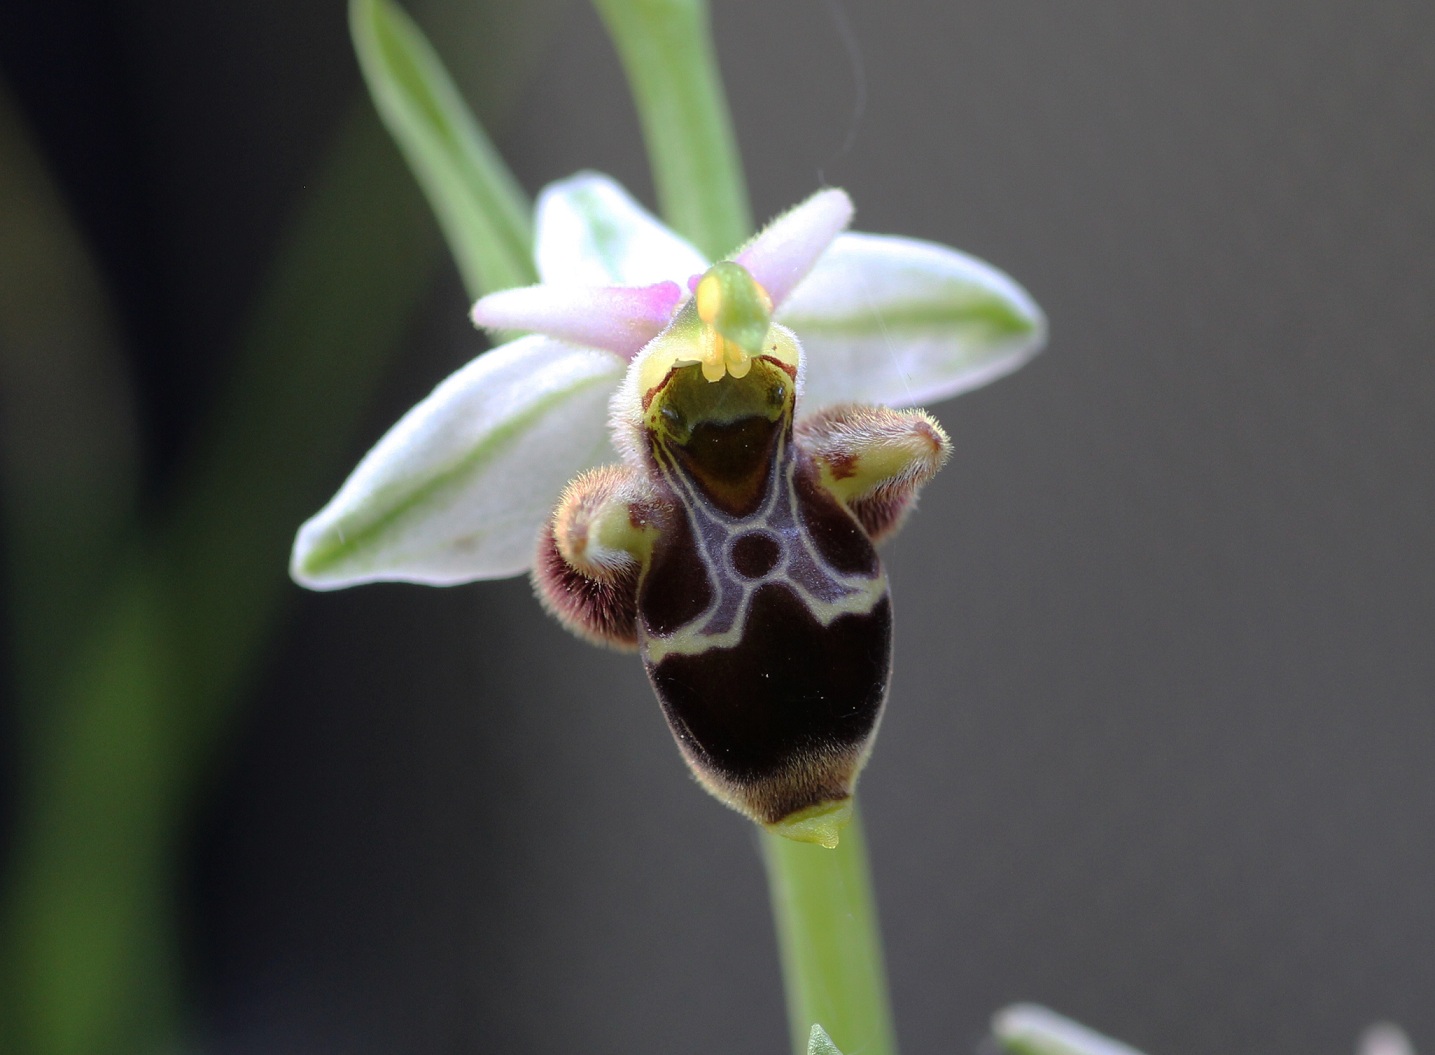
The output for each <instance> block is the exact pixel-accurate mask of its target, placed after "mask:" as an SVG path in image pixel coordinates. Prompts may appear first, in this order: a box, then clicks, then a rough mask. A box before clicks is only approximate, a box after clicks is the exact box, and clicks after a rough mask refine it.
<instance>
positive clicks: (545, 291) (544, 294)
mask: <svg viewBox="0 0 1435 1055" xmlns="http://www.w3.org/2000/svg"><path fill="white" fill-rule="evenodd" d="M682 299H683V291H682V288H681V287H680V286H679V285H678V284H677V283H676V282H657V283H654V284H653V285H651V286H555V285H544V286H524V287H523V288H521V289H506V290H503V291H501V292H499V293H491V294H489V295H488V296H486V297H484V298H483V299H482V300H480V301H479V302H478V303H477V304H475V305H474V306H473V312H472V316H471V317H472V318H473V321H474V324H475V325H477V326H482V327H484V328H485V329H489V330H531V331H533V332H536V333H542V334H546V335H547V336H549V337H554V338H556V339H558V340H560V341H567V342H569V343H570V344H579V345H583V346H584V347H588V348H604V349H607V350H608V351H610V352H616V353H617V354H618V355H621V356H623V357H624V358H632V357H633V355H635V354H636V353H637V351H638V350H639V349H640V348H642V347H643V345H645V344H647V343H648V342H649V341H651V340H652V339H653V338H654V337H656V336H657V335H658V334H659V333H661V332H662V329H663V327H664V326H666V325H667V324H668V323H669V322H670V321H671V320H672V317H673V312H674V310H675V309H676V308H677V306H678V303H679V302H680V301H681V300H682Z"/></svg>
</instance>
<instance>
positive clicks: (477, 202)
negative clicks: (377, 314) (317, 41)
mask: <svg viewBox="0 0 1435 1055" xmlns="http://www.w3.org/2000/svg"><path fill="white" fill-rule="evenodd" d="M349 28H350V31H351V32H352V34H353V38H354V49H355V50H356V51H357V52H358V55H359V65H360V66H361V67H362V69H363V71H364V80H365V81H366V82H367V83H368V86H369V93H370V95H372V96H373V99H374V104H375V106H377V107H378V110H379V116H380V117H382V118H383V121H384V124H385V126H387V128H388V130H389V132H390V134H392V135H393V137H394V139H395V140H396V141H397V142H398V144H399V147H400V149H401V150H402V151H403V153H404V157H405V158H406V159H407V160H408V163H409V167H410V169H412V170H413V173H414V176H415V178H416V179H417V180H418V182H419V185H420V186H421V187H423V190H424V193H425V195H427V197H428V200H429V205H430V206H431V207H432V208H433V211H434V214H435V215H436V216H437V217H438V221H439V226H440V227H441V228H442V229H443V232H444V237H445V238H446V239H447V240H448V245H449V249H450V251H451V252H452V253H453V255H454V259H455V260H456V261H457V262H458V268H459V271H460V273H461V274H462V275H463V280H464V285H465V286H466V287H467V289H468V292H469V296H470V297H472V298H473V299H475V300H477V299H478V298H479V297H481V296H482V295H483V294H485V293H492V292H493V291H494V290H499V289H507V288H509V287H511V286H526V285H530V284H532V283H534V282H537V281H538V276H537V273H536V272H535V271H534V268H533V232H532V228H531V223H530V219H529V217H530V215H531V212H532V210H531V208H530V206H529V203H528V201H527V199H526V198H525V197H524V194H523V191H522V190H521V189H520V187H519V186H518V183H517V181H516V180H515V179H514V178H513V175H512V174H511V173H510V172H509V171H508V168H507V166H506V165H505V164H504V162H503V159H502V158H501V157H500V156H499V155H498V151H497V150H495V149H494V147H493V144H492V143H491V142H489V139H488V136H487V135H486V134H485V133H484V131H483V128H482V126H481V125H480V124H479V123H478V120H477V119H476V118H475V117H474V116H473V113H472V112H471V111H470V110H469V108H468V106H467V105H466V104H465V103H464V101H463V98H462V96H460V95H459V92H458V89H457V88H456V87H455V86H454V83H453V80H452V79H451V78H450V77H449V75H448V72H447V71H446V70H445V69H444V67H443V63H442V62H441V61H440V60H439V57H438V55H437V54H436V53H435V52H434V50H433V47H432V46H431V45H430V44H429V42H428V40H427V39H426V38H425V37H424V35H423V33H422V32H420V30H419V28H418V26H416V25H415V24H414V23H413V21H412V20H411V19H410V18H409V17H408V16H407V15H405V14H404V13H403V12H402V11H401V10H399V8H398V7H397V6H395V5H394V4H392V3H390V2H389V0H352V2H351V3H350V5H349Z"/></svg>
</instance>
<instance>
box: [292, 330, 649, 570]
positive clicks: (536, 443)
mask: <svg viewBox="0 0 1435 1055" xmlns="http://www.w3.org/2000/svg"><path fill="white" fill-rule="evenodd" d="M624 366H625V363H624V362H623V360H622V359H621V358H619V357H618V356H616V355H613V354H612V353H610V352H603V351H597V350H593V349H586V348H576V347H573V346H572V345H567V344H563V343H560V342H558V341H554V340H550V339H549V338H547V337H537V336H535V337H524V338H521V339H519V340H517V341H513V342H510V343H509V344H505V345H502V346H501V347H498V348H495V349H494V350H493V351H491V352H487V353H485V354H483V355H480V356H479V357H478V358H477V359H474V360H473V361H472V362H470V363H469V364H468V365H466V366H464V367H463V368H462V369H460V370H459V371H458V372H457V373H455V374H453V375H451V376H450V377H448V378H447V379H445V380H444V381H443V382H442V383H440V384H439V386H438V387H437V388H436V389H434V391H433V392H432V393H431V394H430V395H429V396H428V397H427V398H426V399H424V400H423V401H422V402H421V403H419V404H418V405H417V406H415V407H414V408H413V409H412V410H410V411H409V412H408V413H407V414H405V415H404V416H403V417H402V418H401V419H400V420H399V422H398V424H396V425H395V426H394V427H393V428H391V429H390V430H389V431H388V432H387V433H385V435H384V436H383V438H382V439H380V440H379V442H378V443H377V444H376V445H375V446H374V448H373V449H372V450H371V451H369V453H368V454H366V455H365V456H364V458H363V460H362V461H361V462H360V463H359V465H358V468H356V469H355V470H354V472H353V474H352V475H351V476H350V477H349V479H348V480H346V481H345V482H344V485H343V487H341V488H340V489H339V493H338V494H336V495H335V496H334V498H333V499H332V500H331V501H330V502H329V504H328V505H326V506H325V507H324V508H323V509H321V510H320V511H319V512H318V513H317V514H316V515H315V516H314V517H313V518H311V519H310V520H308V521H307V522H306V523H305V524H304V525H303V526H302V527H301V528H300V529H299V534H298V536H297V537H296V538H295V540H294V553H293V557H292V560H291V563H290V574H291V575H292V576H293V577H294V579H295V581H296V582H298V583H300V584H301V585H303V586H308V587H310V588H312V589H318V590H330V589H338V588H340V587H343V586H353V585H356V584H358V583H363V582H378V581H400V582H417V583H426V584H429V585H435V586H446V585H452V584H454V583H461V582H470V581H473V580H475V579H498V578H504V577H506V576H509V575H517V574H519V573H521V572H523V571H525V570H526V569H527V568H528V567H529V566H530V564H531V563H532V561H533V553H534V546H535V544H536V539H537V536H538V531H539V528H540V526H541V525H542V523H543V521H544V519H545V518H546V517H547V516H548V515H549V514H550V513H551V511H552V509H553V506H554V503H556V502H557V500H558V495H559V492H560V491H562V489H563V486H564V484H566V483H567V482H568V481H569V480H570V479H571V478H572V477H573V476H575V475H576V474H577V473H578V472H579V471H581V470H582V469H585V468H588V467H589V466H593V465H597V464H599V463H600V462H603V461H611V460H613V457H614V455H613V451H612V448H611V446H610V445H609V443H608V439H607V428H606V425H607V410H608V397H609V395H610V394H611V393H612V391H613V389H614V387H616V385H617V383H618V380H619V379H620V378H621V377H622V375H623V368H624Z"/></svg>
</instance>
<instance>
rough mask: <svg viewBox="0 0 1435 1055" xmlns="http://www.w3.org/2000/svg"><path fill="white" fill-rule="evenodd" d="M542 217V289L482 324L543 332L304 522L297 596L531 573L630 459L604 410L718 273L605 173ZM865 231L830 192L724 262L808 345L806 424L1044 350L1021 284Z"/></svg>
mask: <svg viewBox="0 0 1435 1055" xmlns="http://www.w3.org/2000/svg"><path fill="white" fill-rule="evenodd" d="M536 214H537V215H536V232H537V234H536V240H535V247H534V255H535V262H536V264H537V268H538V272H539V275H540V278H541V279H542V283H541V284H540V285H538V286H530V287H524V288H522V289H515V290H505V291H503V292H501V293H496V294H492V295H490V296H488V297H484V298H483V299H481V300H480V301H479V302H478V303H477V304H476V305H475V306H474V309H473V314H474V319H475V321H476V322H478V323H479V324H481V325H483V326H485V327H492V328H495V329H499V330H508V331H511V330H519V331H535V335H534V336H529V337H524V338H521V339H519V340H517V341H509V342H507V343H505V344H502V345H500V346H498V347H496V348H494V349H493V350H492V351H489V352H485V353H484V354H482V355H480V356H479V357H478V358H477V359H475V360H473V361H472V362H470V363H469V364H468V365H467V366H465V367H463V368H462V369H460V370H459V371H458V372H457V373H455V374H454V375H453V376H451V377H450V378H448V379H446V380H445V381H444V382H443V383H441V384H440V385H439V386H438V387H437V388H436V389H435V390H434V392H433V393H432V394H431V395H430V396H429V397H428V398H426V399H425V400H423V401H422V402H420V403H419V404H418V405H417V406H415V407H414V408H413V409H412V410H410V411H409V412H408V413H407V414H405V415H404V417H403V418H402V419H401V420H400V421H399V422H398V423H397V424H396V425H395V426H394V427H393V428H392V429H391V430H389V432H388V433H386V434H385V436H384V437H383V438H382V439H380V440H379V442H378V443H377V444H376V445H375V447H374V449H373V450H371V451H370V452H369V454H367V455H366V456H365V457H364V459H363V461H362V462H361V463H360V465H359V467H358V468H357V469H356V470H355V471H354V473H352V474H351V476H350V477H349V479H348V480H347V481H346V482H345V483H344V485H343V486H342V487H341V488H340V490H339V491H338V493H337V494H336V495H335V496H334V498H333V499H331V500H330V502H329V503H328V504H326V505H325V506H324V508H323V509H321V510H320V511H319V512H318V513H317V514H315V516H313V517H311V518H310V519H309V520H308V521H306V522H305V524H304V525H303V526H302V527H301V529H300V531H299V533H298V536H297V537H296V539H295V545H294V551H293V557H292V562H291V575H292V576H293V578H294V579H295V581H296V582H298V583H300V584H301V585H304V586H308V587H310V588H313V589H323V590H331V589H338V588H341V587H345V586H350V585H356V584H359V583H364V582H376V581H402V582H417V583H425V584H433V585H452V584H457V583H463V582H471V581H475V580H479V579H490V578H504V577H507V576H510V575H516V574H521V573H523V572H524V571H525V570H526V569H527V567H528V566H529V564H530V563H531V561H532V540H533V539H534V538H535V537H536V536H537V534H538V529H539V527H540V525H541V524H542V523H543V521H544V519H545V518H546V517H547V515H548V513H549V511H550V510H551V509H552V507H553V504H554V503H555V502H556V501H557V497H558V492H559V491H560V490H561V488H562V485H563V483H564V482H566V481H567V480H568V479H571V478H572V477H573V476H575V475H577V473H578V472H580V471H581V470H583V469H585V468H588V467H591V466H594V465H597V464H600V463H602V462H611V461H614V460H616V450H615V448H614V446H613V443H612V441H611V439H610V433H609V427H610V411H609V405H608V401H609V396H610V395H611V394H612V393H613V392H614V391H615V390H617V389H618V388H619V386H620V383H621V381H622V378H623V376H624V372H625V368H626V367H627V365H628V362H629V360H631V359H632V358H633V357H634V356H636V354H637V353H638V352H639V351H640V350H641V349H642V348H643V347H645V346H646V345H647V344H648V343H649V342H650V341H651V340H653V339H654V337H656V336H657V335H658V334H660V333H661V332H662V331H663V329H664V328H665V327H666V326H667V324H668V322H669V321H671V319H672V318H673V317H674V315H675V314H676V313H677V311H678V310H679V309H680V308H681V307H682V305H683V304H684V303H686V302H687V301H688V299H689V298H690V297H691V295H692V289H693V288H694V286H695V283H693V282H691V281H690V280H691V279H693V277H694V276H698V275H701V274H702V273H703V272H704V271H705V269H706V268H707V267H708V261H707V260H706V259H705V258H704V257H703V255H702V254H701V253H699V252H698V251H697V249H695V248H694V247H693V246H692V245H691V244H690V243H688V242H687V241H685V240H684V239H682V238H681V237H679V236H678V235H676V234H675V233H673V232H672V231H671V230H669V229H668V228H667V227H665V226H664V225H663V224H662V223H660V222H659V221H658V220H657V219H656V218H655V217H653V216H652V215H651V214H650V213H648V212H647V211H646V210H645V209H643V208H642V207H641V206H640V205H638V203H637V202H636V201H634V200H633V199H632V197H631V196H629V195H628V194H627V192H626V191H625V190H623V188H622V187H621V186H619V185H618V184H617V183H616V182H614V181H613V180H611V179H609V178H608V177H606V176H602V175H600V174H597V173H591V172H589V173H580V174H578V175H576V176H573V177H571V178H569V179H567V180H562V181H560V182H558V183H555V184H552V185H550V186H549V187H547V188H545V189H544V191H543V192H542V193H541V194H540V195H539V199H538V204H537V208H536ZM851 216H852V203H851V200H850V199H849V198H848V196H847V194H846V193H845V192H844V191H841V190H836V189H827V190H822V191H818V192H817V193H816V194H814V195H813V196H812V197H810V198H808V199H807V200H806V201H804V202H802V203H800V204H799V205H797V206H796V207H794V208H793V209H791V210H789V211H788V212H786V213H784V214H782V215H781V216H779V217H778V218H777V219H776V220H774V221H773V222H772V223H771V224H769V225H768V226H767V227H765V228H764V229H763V230H762V231H761V232H759V233H758V234H757V235H756V236H755V237H754V238H752V239H751V240H749V241H748V242H747V243H746V244H744V245H743V246H741V247H739V248H738V249H737V250H736V251H735V252H734V253H733V254H731V256H730V257H729V259H730V260H733V261H735V262H736V263H739V264H741V265H742V266H743V267H745V268H747V270H748V271H749V272H750V273H751V275H752V277H753V279H754V280H756V281H757V282H758V283H759V285H761V286H762V287H763V288H764V289H765V290H766V291H767V293H768V294H769V295H770V296H771V299H772V302H773V312H772V318H773V322H774V323H779V324H782V325H783V326H786V327H788V328H790V329H792V330H794V331H796V332H797V334H798V336H799V337H800V338H801V340H802V343H803V350H804V356H803V359H804V368H803V378H802V380H801V381H800V382H799V397H800V399H801V406H800V410H801V412H802V413H804V414H811V413H813V412H815V411H818V410H821V409H822V408H824V407H827V406H832V405H836V404H839V403H846V402H865V403H878V404H889V405H892V406H914V405H916V404H918V403H928V402H932V401H936V400H939V399H945V398H948V397H950V396H953V395H956V394H958V393H960V392H964V391H967V390H968V389H971V388H975V387H977V386H979V385H982V384H986V383H987V382H989V381H991V380H994V379H995V378H997V377H1000V376H1002V375H1003V374H1006V373H1008V372H1010V371H1012V370H1014V369H1016V368H1017V367H1018V366H1020V365H1021V364H1022V363H1024V362H1026V361H1027V360H1028V359H1029V358H1030V357H1031V356H1032V355H1034V354H1035V353H1036V352H1037V351H1038V350H1039V349H1040V348H1041V346H1042V344H1043V343H1044V341H1045V336H1046V321H1045V318H1044V317H1043V316H1042V314H1041V311H1040V309H1039V308H1038V307H1037V306H1036V304H1035V302H1034V301H1033V300H1032V299H1031V297H1030V296H1029V295H1028V294H1027V293H1026V291H1025V290H1023V289H1022V288H1021V287H1020V286H1019V285H1017V284H1016V283H1015V282H1014V281H1013V280H1012V279H1011V278H1009V277H1008V276H1006V275H1005V274H1003V273H1002V272H1000V271H998V270H996V269H995V268H993V267H991V266H990V265H988V264H985V263H983V262H981V261H979V260H976V259H975V258H973V257H970V256H967V255H965V254H963V253H960V252H958V251H957V250H954V249H950V248H948V247H946V246H940V245H936V244H934V243H930V242H922V241H918V240H916V239H911V238H903V237H899V236H891V235H870V234H857V233H848V232H846V230H845V228H846V226H847V224H848V222H849V221H850V219H851Z"/></svg>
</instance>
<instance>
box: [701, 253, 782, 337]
mask: <svg viewBox="0 0 1435 1055" xmlns="http://www.w3.org/2000/svg"><path fill="white" fill-rule="evenodd" d="M697 302H698V318H700V319H702V321H703V322H704V323H705V324H706V325H708V326H711V327H712V328H713V329H715V330H716V331H717V332H718V333H720V334H721V335H722V336H723V337H724V338H725V339H726V340H729V341H731V342H732V343H733V344H735V345H737V346H738V347H739V348H741V349H742V350H743V351H744V352H746V353H747V354H748V355H757V354H758V351H759V349H761V347H762V340H763V338H764V337H766V336H767V329H768V327H769V326H770V325H771V324H772V298H770V297H769V296H768V295H767V290H765V289H763V288H762V287H761V286H760V285H758V284H757V280H756V279H754V278H753V277H752V275H751V274H749V273H748V270H747V268H745V267H743V266H742V265H741V264H735V263H733V262H732V261H731V260H723V261H721V262H719V263H716V264H714V265H713V266H712V267H710V268H708V270H707V274H705V275H703V277H702V280H701V281H700V282H698V288H697Z"/></svg>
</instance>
